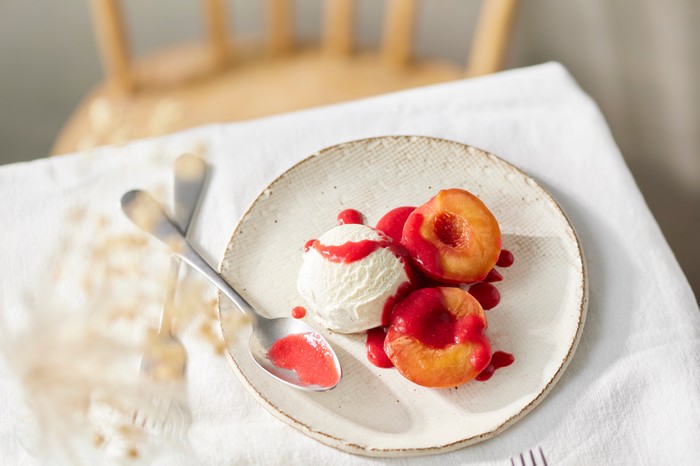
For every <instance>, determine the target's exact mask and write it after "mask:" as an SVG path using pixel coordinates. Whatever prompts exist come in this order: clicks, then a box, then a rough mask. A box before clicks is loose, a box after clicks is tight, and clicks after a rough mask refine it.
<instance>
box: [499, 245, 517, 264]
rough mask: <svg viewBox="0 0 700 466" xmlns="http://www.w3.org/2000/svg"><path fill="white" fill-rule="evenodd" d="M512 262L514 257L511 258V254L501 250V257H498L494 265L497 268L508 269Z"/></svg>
mask: <svg viewBox="0 0 700 466" xmlns="http://www.w3.org/2000/svg"><path fill="white" fill-rule="evenodd" d="M513 262H515V256H513V253H512V252H510V251H509V250H507V249H501V255H500V256H498V261H496V265H497V266H499V267H510V266H511V265H513Z"/></svg>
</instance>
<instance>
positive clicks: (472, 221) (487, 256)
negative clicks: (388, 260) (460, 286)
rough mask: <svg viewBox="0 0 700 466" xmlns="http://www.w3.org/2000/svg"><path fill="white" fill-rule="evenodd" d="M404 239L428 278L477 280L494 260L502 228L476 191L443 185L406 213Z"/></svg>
mask: <svg viewBox="0 0 700 466" xmlns="http://www.w3.org/2000/svg"><path fill="white" fill-rule="evenodd" d="M401 244H402V245H403V246H404V247H405V248H406V250H407V251H408V253H409V254H410V256H411V257H412V258H413V260H414V262H415V263H416V265H417V266H418V267H419V268H420V269H421V270H422V271H423V272H424V273H425V274H426V275H427V276H428V277H429V278H431V279H433V280H436V281H438V282H441V283H449V284H456V283H473V282H478V281H481V280H483V279H484V278H485V277H486V276H487V275H488V273H489V272H490V271H491V269H493V266H494V265H496V261H498V256H499V254H500V252H501V230H500V228H499V227H498V222H497V221H496V218H495V217H494V216H493V214H492V213H491V211H490V210H489V209H488V208H487V207H486V205H485V204H484V203H483V202H481V200H480V199H479V198H478V197H476V196H474V195H473V194H471V193H470V192H468V191H465V190H463V189H457V188H453V189H445V190H442V191H440V192H438V193H437V195H436V196H435V197H433V198H432V199H430V200H429V201H428V202H426V203H425V204H423V205H422V206H420V207H418V208H417V209H416V210H414V211H413V212H412V213H411V215H409V216H408V219H407V220H406V223H405V225H404V227H403V232H402V236H401Z"/></svg>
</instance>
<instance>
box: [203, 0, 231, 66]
mask: <svg viewBox="0 0 700 466" xmlns="http://www.w3.org/2000/svg"><path fill="white" fill-rule="evenodd" d="M203 3H204V4H203V8H204V16H205V19H206V23H205V26H206V31H207V38H208V40H209V46H210V47H211V54H212V58H213V62H214V63H215V65H216V67H217V68H224V67H225V66H227V65H228V63H229V61H230V59H231V57H232V48H231V44H230V42H229V28H228V11H227V8H226V6H225V4H224V2H223V0H204V2H203Z"/></svg>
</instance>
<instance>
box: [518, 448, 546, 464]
mask: <svg viewBox="0 0 700 466" xmlns="http://www.w3.org/2000/svg"><path fill="white" fill-rule="evenodd" d="M537 458H539V461H540V462H539V463H538V460H537ZM510 464H511V466H549V465H548V464H547V459H546V458H545V457H544V452H543V451H542V447H537V453H535V452H534V451H533V449H532V448H531V449H530V450H529V451H528V452H527V453H520V455H518V456H514V457H512V458H511V459H510Z"/></svg>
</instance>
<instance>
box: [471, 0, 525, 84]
mask: <svg viewBox="0 0 700 466" xmlns="http://www.w3.org/2000/svg"><path fill="white" fill-rule="evenodd" d="M517 5H518V0H484V2H483V4H482V6H481V11H480V12H479V20H478V21H477V25H476V31H475V32H474V38H473V40H472V47H471V51H470V53H469V64H468V65H467V71H466V75H467V76H480V75H483V74H489V73H494V72H496V71H498V70H500V69H501V68H502V67H503V62H504V60H505V54H506V50H507V47H508V41H509V39H510V36H511V31H512V29H513V21H514V20H515V12H516V9H517Z"/></svg>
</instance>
